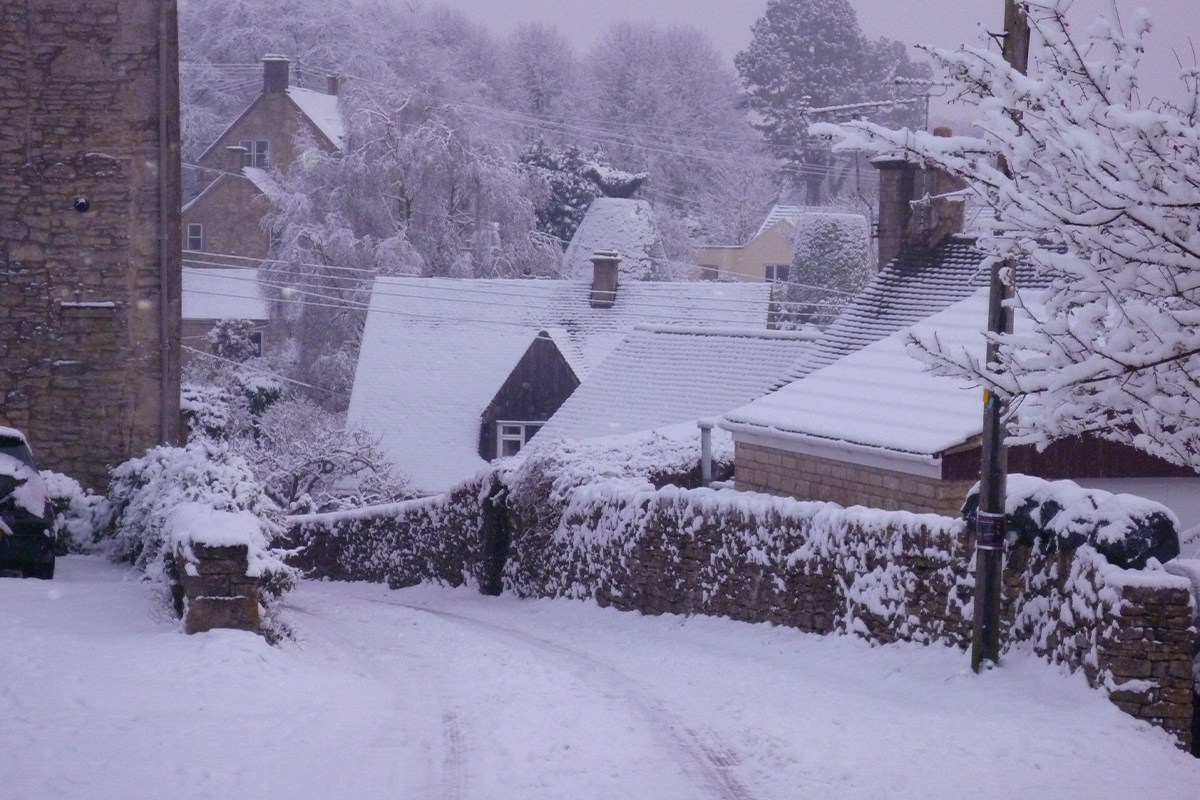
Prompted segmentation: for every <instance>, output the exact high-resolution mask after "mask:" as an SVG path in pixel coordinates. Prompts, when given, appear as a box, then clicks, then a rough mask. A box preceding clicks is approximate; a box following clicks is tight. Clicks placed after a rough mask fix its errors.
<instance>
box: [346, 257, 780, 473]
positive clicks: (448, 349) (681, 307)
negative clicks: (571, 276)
mask: <svg viewBox="0 0 1200 800" xmlns="http://www.w3.org/2000/svg"><path fill="white" fill-rule="evenodd" d="M590 287H591V284H590V282H585V281H552V280H500V279H497V280H456V279H450V278H379V279H377V280H376V281H375V286H374V289H373V291H372V293H371V302H370V308H369V310H368V312H367V321H366V327H365V328H364V331H363V342H362V348H361V350H360V354H359V361H358V368H357V370H356V372H355V377H354V389H353V392H352V394H351V398H350V409H349V413H348V418H349V422H350V423H351V424H353V425H357V426H359V427H362V428H365V429H367V430H369V431H371V432H372V433H374V434H375V435H377V436H379V437H380V439H381V442H380V445H381V447H382V448H383V449H384V451H385V452H387V453H388V454H389V455H390V456H391V457H392V458H393V460H395V462H396V464H397V466H398V467H399V468H400V469H401V470H402V471H404V472H406V473H408V474H409V475H410V476H411V477H412V479H413V480H414V482H415V484H416V485H417V487H418V488H420V489H423V490H427V491H440V490H443V489H446V488H449V486H451V485H452V484H453V483H455V482H456V481H459V480H462V479H465V478H467V477H470V476H471V475H472V474H473V473H474V472H475V471H476V470H477V469H480V468H482V467H483V465H484V463H485V462H484V461H483V459H481V458H480V457H479V454H478V447H479V421H480V415H481V414H482V413H483V411H484V410H485V408H486V406H487V404H488V403H489V402H490V401H491V399H492V398H493V397H494V396H495V394H496V392H497V391H499V389H500V387H501V385H502V384H503V382H504V380H505V378H507V377H508V375H509V373H510V372H511V371H512V369H513V368H514V367H515V366H516V363H517V361H518V360H519V359H520V357H521V355H522V354H524V352H525V350H526V349H527V348H528V346H529V344H530V343H531V342H532V341H533V338H534V337H535V336H538V335H546V336H548V337H549V338H550V339H551V340H553V341H554V342H555V344H556V345H557V346H558V348H559V350H560V351H561V352H562V353H563V355H564V357H565V358H566V360H567V362H568V363H569V364H570V365H571V367H572V369H573V370H575V372H576V374H577V376H578V377H579V378H581V379H582V378H583V377H584V375H585V374H586V373H587V372H588V371H590V370H591V369H592V368H593V367H594V366H595V365H596V364H599V363H600V362H601V361H603V360H604V358H605V357H606V356H607V355H608V354H609V353H610V352H611V351H612V350H613V349H614V348H615V347H616V346H617V345H618V344H619V343H620V341H621V340H622V339H623V338H625V336H626V335H628V334H629V333H630V332H631V331H632V330H633V329H634V328H635V327H636V326H637V325H639V324H642V323H676V324H686V325H702V324H704V323H706V322H709V323H713V324H718V325H726V326H761V327H763V328H765V327H766V310H767V300H768V293H769V290H770V287H769V286H767V285H766V284H752V283H745V284H740V283H707V282H705V283H649V282H639V281H628V282H622V283H621V284H620V286H619V288H618V290H617V297H616V301H615V303H614V304H613V307H612V308H608V309H600V308H592V307H591V305H590V303H589V292H590Z"/></svg>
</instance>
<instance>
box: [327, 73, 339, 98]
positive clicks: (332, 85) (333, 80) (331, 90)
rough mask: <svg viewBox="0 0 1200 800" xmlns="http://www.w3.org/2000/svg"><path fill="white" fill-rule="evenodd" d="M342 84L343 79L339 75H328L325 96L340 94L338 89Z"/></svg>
mask: <svg viewBox="0 0 1200 800" xmlns="http://www.w3.org/2000/svg"><path fill="white" fill-rule="evenodd" d="M340 83H341V78H340V77H338V76H337V75H326V76H325V94H332V95H336V94H337V93H338V88H339V84H340Z"/></svg>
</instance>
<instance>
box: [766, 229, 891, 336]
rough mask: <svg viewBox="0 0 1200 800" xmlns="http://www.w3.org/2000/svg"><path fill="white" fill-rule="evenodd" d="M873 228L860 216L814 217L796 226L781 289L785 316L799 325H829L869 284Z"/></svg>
mask: <svg viewBox="0 0 1200 800" xmlns="http://www.w3.org/2000/svg"><path fill="white" fill-rule="evenodd" d="M870 243H871V231H870V225H869V224H868V223H867V219H866V217H864V216H862V215H861V214H837V213H829V212H812V213H809V214H804V215H802V216H801V217H800V218H799V219H798V220H797V221H796V233H795V235H794V236H793V238H792V254H793V255H792V266H791V271H790V274H789V276H788V281H787V283H786V284H784V286H782V287H780V288H781V289H782V291H780V292H779V294H780V295H782V297H783V299H784V301H785V302H784V303H782V304H781V305H782V306H783V311H784V313H785V317H787V318H788V319H790V320H792V321H795V322H801V323H809V322H813V323H817V324H823V323H828V322H829V321H830V320H832V319H833V318H834V317H836V316H837V314H838V313H839V312H840V311H841V310H842V308H843V307H845V305H846V304H847V303H849V301H850V300H851V299H852V298H853V297H854V295H856V294H858V293H859V292H860V291H862V289H863V287H865V286H866V285H867V282H868V281H869V280H870V279H871V273H872V270H871V263H870V257H869V251H870Z"/></svg>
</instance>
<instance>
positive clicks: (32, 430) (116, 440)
mask: <svg viewBox="0 0 1200 800" xmlns="http://www.w3.org/2000/svg"><path fill="white" fill-rule="evenodd" d="M160 12H161V13H163V14H165V17H160ZM160 21H165V22H166V23H167V24H166V26H165V29H166V37H165V42H164V43H163V45H162V47H161V52H160V33H159V32H160ZM160 58H162V59H165V66H166V75H167V80H166V81H165V82H161V83H160V80H159V75H160V61H159V60H160ZM176 75H177V43H176V31H175V5H174V0H162V2H159V0H0V424H4V425H10V426H13V427H17V428H21V429H22V430H24V431H25V433H26V434H27V435H28V437H29V439H30V442H31V444H32V446H33V449H34V452H35V454H36V455H37V456H38V458H39V466H41V467H42V468H43V469H53V470H56V471H59V472H64V473H67V474H69V475H71V476H72V477H75V478H77V479H79V480H80V481H81V482H82V483H84V484H85V485H86V486H89V487H92V488H96V489H100V488H103V487H104V486H105V485H106V484H107V480H108V474H107V470H108V467H110V466H113V465H116V464H118V463H120V462H122V461H125V460H127V459H129V458H130V457H133V456H138V455H141V454H142V452H144V451H145V449H146V448H147V447H151V446H154V445H156V444H159V443H160V442H161V441H163V440H166V441H174V440H177V438H178V434H179V429H178V425H179V411H178V400H177V399H175V400H170V399H168V400H167V402H168V403H169V404H173V407H170V406H169V407H168V408H167V409H165V412H166V413H164V409H163V407H162V405H163V398H164V396H165V397H166V398H178V395H179V390H178V381H179V378H178V363H179V350H178V334H179V299H180V287H179V283H180V278H179V253H178V244H177V243H178V242H179V167H178V164H179V152H178V140H179V137H178V81H177V78H176ZM160 86H163V87H165V91H166V106H165V107H166V109H167V113H166V115H165V116H166V123H167V140H168V143H169V144H168V147H167V152H165V153H160V147H159V141H160V139H159V133H160V130H159V116H160V112H159V109H160ZM160 165H165V167H166V168H167V170H168V173H167V174H168V180H167V181H166V184H167V190H166V193H165V195H164V194H163V193H162V192H161V191H160V185H159V169H160ZM81 199H86V210H83V209H84V206H83V204H82V203H77V201H78V200H81ZM160 212H164V213H160ZM164 246H165V249H166V253H167V269H166V276H167V277H166V281H165V282H164V281H163V280H161V279H160V275H161V274H162V270H161V269H160V252H162V251H161V250H160V248H162V247H164ZM162 304H166V311H167V319H168V325H167V336H166V337H165V340H164V337H163V336H161V335H160V308H161V307H162ZM164 354H165V357H166V359H167V369H166V375H167V379H166V382H167V386H166V388H165V391H164V387H163V379H162V375H163V369H162V366H163V357H164ZM164 418H165V419H166V425H165V426H164V424H163V419H164ZM164 427H165V430H164Z"/></svg>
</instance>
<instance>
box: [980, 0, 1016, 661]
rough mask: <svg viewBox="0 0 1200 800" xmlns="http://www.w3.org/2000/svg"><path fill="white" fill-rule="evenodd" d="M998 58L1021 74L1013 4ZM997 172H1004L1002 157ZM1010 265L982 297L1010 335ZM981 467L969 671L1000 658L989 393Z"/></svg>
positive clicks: (995, 270) (997, 418)
mask: <svg viewBox="0 0 1200 800" xmlns="http://www.w3.org/2000/svg"><path fill="white" fill-rule="evenodd" d="M1004 60H1005V61H1007V62H1008V63H1009V65H1010V66H1012V68H1013V69H1015V70H1017V71H1018V72H1020V73H1022V74H1025V73H1026V72H1027V71H1028V69H1029V20H1028V19H1027V18H1026V16H1025V9H1024V8H1023V7H1022V6H1021V5H1020V3H1019V2H1018V0H1005V3H1004ZM1000 168H1001V169H1002V170H1003V171H1004V172H1005V174H1008V164H1007V163H1005V161H1004V160H1003V158H1002V159H1001V161H1000ZM1008 266H1011V265H1010V264H1007V263H1005V264H1002V263H1001V262H999V261H998V262H996V263H995V264H993V265H992V280H991V289H990V294H989V297H988V331H989V332H991V333H1005V332H1011V331H1012V311H1011V309H1008V308H1005V307H1004V300H1005V298H1006V297H1007V294H1008V292H1007V287H1006V286H1005V284H1004V281H1003V280H1002V271H1004V270H1005V268H1006V267H1008ZM997 361H998V352H997V347H996V345H995V343H993V342H989V343H988V346H987V363H988V366H989V367H992V366H994V365H995V364H996V363H997ZM983 398H984V399H983V442H982V450H983V456H982V463H981V465H980V470H979V509H978V511H977V512H976V517H975V604H974V611H975V615H974V620H973V622H974V624H973V627H972V631H971V669H973V670H975V671H976V672H978V671H979V670H980V668H981V667H982V665H983V662H984V661H991V662H992V663H993V664H994V663H996V662H998V661H999V660H1000V590H1001V583H1002V580H1003V573H1004V500H1005V473H1006V463H1005V462H1006V460H1007V459H1006V458H1005V449H1004V423H1003V420H1002V413H1003V407H1004V398H1002V397H1000V396H999V395H997V394H996V393H995V392H992V391H986V392H984V395H983Z"/></svg>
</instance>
